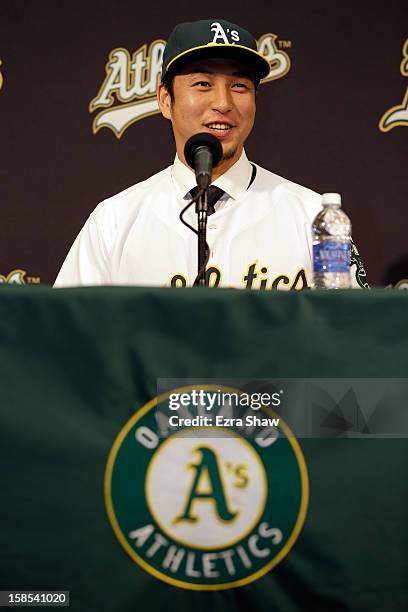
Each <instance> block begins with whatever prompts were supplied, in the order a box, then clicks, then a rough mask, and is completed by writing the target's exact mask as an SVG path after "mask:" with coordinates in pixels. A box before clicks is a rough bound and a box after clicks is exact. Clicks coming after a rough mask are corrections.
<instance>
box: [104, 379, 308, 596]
mask: <svg viewBox="0 0 408 612" xmlns="http://www.w3.org/2000/svg"><path fill="white" fill-rule="evenodd" d="M210 387H211V386H210V385H208V387H207V388H210ZM214 388H215V387H214ZM186 389H187V388H186V387H184V388H183V389H182V390H180V389H176V390H175V391H183V392H185V391H186ZM171 393H173V391H171V392H168V393H167V392H166V393H164V394H162V395H160V396H158V397H157V398H154V399H153V400H151V401H150V402H149V403H147V404H146V405H145V406H143V407H142V408H140V410H138V411H137V412H136V413H135V414H134V415H133V416H132V417H131V418H130V420H129V421H128V422H127V423H126V424H125V425H124V427H123V428H122V430H121V431H120V433H119V435H118V436H117V438H116V440H115V441H114V443H113V446H112V449H111V451H110V454H109V458H108V462H107V467H106V472H105V504H106V509H107V514H108V517H109V521H110V524H111V526H112V529H113V531H114V533H115V535H116V537H117V539H118V541H119V542H120V544H121V546H122V547H123V549H124V550H125V551H126V553H127V554H128V555H129V557H130V559H131V560H132V561H133V562H134V563H136V564H137V565H138V566H140V567H142V568H143V569H144V570H145V571H146V572H148V573H150V574H151V575H153V576H155V577H156V578H159V579H160V580H162V581H164V582H166V583H169V584H172V585H174V586H177V587H181V588H184V589H192V590H214V589H228V588H233V587H238V586H241V585H245V584H249V583H250V582H253V581H255V580H258V579H259V578H261V577H262V576H264V575H265V574H266V573H267V572H270V571H271V570H272V569H273V568H274V567H275V566H276V565H277V564H278V563H279V562H280V561H281V560H282V559H283V558H284V557H285V556H287V555H288V554H289V553H290V551H291V549H292V547H293V546H294V544H295V542H296V540H297V539H298V536H299V534H300V531H301V529H302V527H303V524H304V521H305V517H306V512H307V507H308V499H309V482H308V474H307V468H306V463H305V460H304V457H303V454H302V451H301V448H300V446H299V444H298V442H297V440H296V438H295V437H294V435H293V433H292V432H291V431H290V429H289V428H288V426H287V425H286V423H285V422H284V421H283V420H282V419H281V418H280V419H278V420H277V421H274V422H275V423H279V425H278V426H273V425H269V426H268V427H266V428H265V427H264V426H263V425H261V426H260V428H259V430H258V429H256V428H255V430H254V426H253V425H250V426H247V425H246V424H245V423H246V420H245V419H242V421H243V423H244V424H243V425H241V426H238V425H236V426H235V427H233V426H232V427H227V426H225V427H222V428H219V427H213V428H211V427H207V428H206V427H191V428H185V429H181V430H180V429H179V430H178V431H177V433H173V434H172V433H170V434H169V435H168V436H167V437H161V435H160V433H159V429H158V425H157V411H158V410H160V409H163V410H164V411H166V410H168V402H169V395H170V394H171ZM248 411H249V412H251V409H250V408H249V409H248ZM268 414H269V415H270V416H275V417H276V413H274V412H273V411H272V409H269V408H268ZM239 421H240V420H239V419H237V420H236V423H238V422H239ZM248 427H249V429H248ZM220 429H222V433H219V430H220ZM214 430H217V433H216V434H215V431H214Z"/></svg>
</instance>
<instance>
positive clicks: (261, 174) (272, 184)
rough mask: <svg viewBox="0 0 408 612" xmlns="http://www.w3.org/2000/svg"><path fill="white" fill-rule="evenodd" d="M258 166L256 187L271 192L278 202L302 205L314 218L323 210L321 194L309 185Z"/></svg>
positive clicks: (309, 215)
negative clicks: (300, 183)
mask: <svg viewBox="0 0 408 612" xmlns="http://www.w3.org/2000/svg"><path fill="white" fill-rule="evenodd" d="M255 166H256V168H257V176H256V178H257V181H256V189H258V190H261V191H262V192H267V193H269V194H271V197H272V198H273V200H274V201H275V202H276V203H279V204H280V205H285V204H287V203H292V204H297V205H300V206H301V207H302V209H303V210H304V212H305V213H306V215H307V216H308V217H309V218H310V219H311V220H313V219H314V217H315V216H316V215H317V213H318V212H319V211H320V210H321V207H322V204H321V195H320V194H319V193H317V192H316V191H313V190H312V189H309V188H308V187H304V186H303V185H299V184H298V183H295V182H293V181H291V180H289V179H286V178H284V177H282V176H279V175H278V174H275V173H274V172H271V171H270V170H267V169H266V168H262V166H259V165H258V164H255Z"/></svg>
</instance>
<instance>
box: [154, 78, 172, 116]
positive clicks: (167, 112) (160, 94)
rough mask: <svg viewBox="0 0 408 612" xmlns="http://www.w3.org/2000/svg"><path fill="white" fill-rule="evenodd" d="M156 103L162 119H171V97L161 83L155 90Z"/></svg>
mask: <svg viewBox="0 0 408 612" xmlns="http://www.w3.org/2000/svg"><path fill="white" fill-rule="evenodd" d="M157 102H158V104H159V108H160V110H161V114H162V115H163V117H164V118H165V119H171V97H170V94H169V92H168V91H167V89H166V87H165V86H164V85H163V83H160V85H159V88H158V90H157Z"/></svg>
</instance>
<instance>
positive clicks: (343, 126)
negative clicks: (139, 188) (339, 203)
mask: <svg viewBox="0 0 408 612" xmlns="http://www.w3.org/2000/svg"><path fill="white" fill-rule="evenodd" d="M207 13H209V11H207ZM211 13H213V10H212V9H211ZM406 16H407V15H406V7H405V3H404V2H403V1H402V0H391V1H390V2H387V3H385V2H376V3H374V4H371V5H370V10H369V11H368V10H367V8H366V6H365V5H364V4H363V3H362V4H361V5H359V4H356V3H354V4H350V3H343V4H336V6H335V7H332V6H331V5H330V4H328V3H327V2H323V0H316V1H315V2H314V3H313V4H312V5H310V4H304V3H301V2H300V1H298V2H292V3H289V4H288V3H280V4H270V3H266V2H262V3H260V4H258V5H257V11H256V12H255V11H250V10H248V5H247V4H244V3H243V2H236V1H234V2H233V1H231V0H226V2H224V3H223V8H222V11H221V13H220V14H219V15H215V17H219V18H225V19H228V20H230V21H233V22H235V23H239V24H240V25H242V26H244V27H246V28H247V29H249V30H250V31H251V32H252V33H253V34H254V35H255V36H256V38H257V40H258V47H259V50H260V51H261V52H262V53H263V54H264V55H265V56H266V57H268V59H269V61H270V65H271V70H270V73H269V75H268V77H267V78H266V79H265V80H264V82H263V83H262V85H261V87H260V90H259V94H258V102H257V104H258V111H257V122H256V125H255V129H254V132H253V134H252V135H251V137H250V139H249V141H248V143H247V146H246V148H247V153H248V156H249V157H250V158H251V159H253V160H254V161H256V162H258V163H259V164H260V165H262V166H264V167H266V168H268V169H270V170H272V171H273V172H275V173H277V174H280V175H282V176H285V177H286V178H289V179H291V180H293V181H295V182H298V183H300V184H303V185H305V186H307V187H310V188H311V189H314V190H316V191H319V192H325V191H339V192H340V193H341V194H342V197H343V205H344V209H345V210H346V212H347V213H348V214H349V216H350V217H351V220H352V223H353V235H354V239H355V242H356V243H357V244H358V246H359V249H360V252H361V255H362V257H363V260H364V262H365V265H366V268H367V274H368V280H369V281H370V283H371V284H378V285H380V284H386V285H387V284H392V285H393V286H399V287H401V288H402V287H406V286H408V281H406V279H408V247H407V242H406V226H407V221H408V213H407V211H406V194H407V192H408V173H407V172H406V152H407V149H406V138H407V135H408V130H407V127H408V88H407V85H408V81H407V77H408V38H407V36H408V31H407V30H406V27H405V26H406ZM205 17H208V15H207V14H204V13H203V11H202V10H200V9H198V8H195V7H194V6H192V5H191V3H190V2H187V1H186V0H181V1H180V2H179V3H178V4H177V5H171V4H170V5H169V4H168V3H164V2H159V3H155V4H154V5H143V4H142V5H141V4H138V3H135V2H130V1H128V0H119V1H118V2H116V3H115V4H112V3H110V2H106V1H105V0H102V1H101V2H98V3H96V2H92V1H90V2H81V3H76V2H68V1H67V0H62V1H61V2H60V3H58V5H57V4H56V3H54V2H51V0H43V1H42V2H41V3H23V2H12V1H11V0H6V1H5V2H3V3H2V18H1V22H0V33H1V37H0V109H1V112H0V131H1V135H2V151H3V156H2V163H1V168H2V172H1V181H0V198H1V202H2V223H1V228H2V240H1V265H0V282H1V283H19V284H23V283H32V284H33V283H40V282H41V283H45V284H48V283H52V282H53V281H54V279H55V276H56V274H57V272H58V270H59V268H60V266H61V264H62V261H63V259H64V257H65V255H66V253H67V251H68V249H69V247H70V245H71V244H72V242H73V240H74V238H75V236H76V235H77V233H78V231H79V229H80V228H81V226H82V225H83V223H84V222H85V220H86V218H87V217H88V215H89V213H90V212H91V211H92V210H93V209H94V208H95V206H96V205H97V203H98V202H99V201H101V200H102V199H104V198H106V197H108V196H110V195H113V194H114V193H117V192H119V191H121V190H122V189H125V188H126V187H128V186H130V185H132V184H134V183H136V182H138V181H141V180H143V179H145V178H147V177H148V176H150V175H151V174H153V173H154V172H156V171H158V170H160V169H162V168H164V167H166V166H168V165H169V164H171V162H172V159H173V156H174V145H173V141H172V137H171V132H170V129H169V128H168V126H167V125H166V123H165V122H164V120H163V118H162V117H161V116H160V114H159V113H158V108H157V103H156V100H155V92H156V88H157V82H158V78H159V74H160V66H161V58H162V52H163V47H164V44H165V41H166V39H167V37H168V35H169V33H170V31H171V30H172V28H173V26H174V25H175V24H176V23H178V22H180V21H186V20H195V19H200V18H205ZM404 156H405V157H404ZM404 158H405V162H404ZM404 166H405V167H404Z"/></svg>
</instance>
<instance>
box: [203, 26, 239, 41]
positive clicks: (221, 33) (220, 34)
mask: <svg viewBox="0 0 408 612" xmlns="http://www.w3.org/2000/svg"><path fill="white" fill-rule="evenodd" d="M211 32H214V38H213V39H212V41H211V43H210V44H212V45H219V44H224V45H233V44H235V43H236V42H239V33H238V32H237V30H229V29H228V28H227V31H225V30H224V28H223V27H222V25H221V24H220V23H218V21H214V23H212V24H211ZM228 37H229V38H228Z"/></svg>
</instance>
